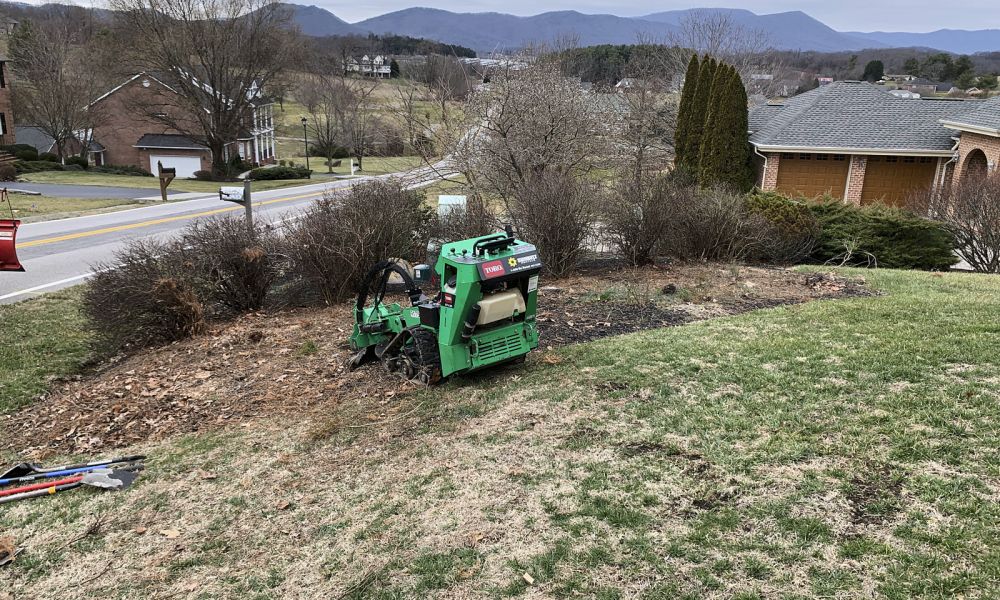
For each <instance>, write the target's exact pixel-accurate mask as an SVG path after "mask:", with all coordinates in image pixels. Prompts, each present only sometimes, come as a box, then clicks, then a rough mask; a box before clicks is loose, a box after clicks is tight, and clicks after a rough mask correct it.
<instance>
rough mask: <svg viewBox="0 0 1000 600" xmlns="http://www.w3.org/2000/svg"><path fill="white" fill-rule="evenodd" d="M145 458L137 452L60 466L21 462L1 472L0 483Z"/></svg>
mask: <svg viewBox="0 0 1000 600" xmlns="http://www.w3.org/2000/svg"><path fill="white" fill-rule="evenodd" d="M145 458H146V457H145V456H142V455H141V454H137V455H134V456H122V457H120V458H110V459H107V460H95V461H93V462H86V463H79V464H75V465H60V466H58V467H43V466H41V465H39V464H36V463H21V464H19V465H14V466H13V467H11V468H9V469H7V471H6V472H4V473H0V485H4V483H3V482H4V480H6V479H14V478H17V477H25V476H27V475H31V474H33V473H52V472H53V471H67V470H69V469H80V468H83V467H104V466H107V465H116V464H119V463H134V462H139V461H141V460H144V459H145Z"/></svg>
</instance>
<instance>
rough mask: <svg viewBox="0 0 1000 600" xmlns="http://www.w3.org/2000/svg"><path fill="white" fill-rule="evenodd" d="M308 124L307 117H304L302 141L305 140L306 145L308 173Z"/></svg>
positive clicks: (307, 168)
mask: <svg viewBox="0 0 1000 600" xmlns="http://www.w3.org/2000/svg"><path fill="white" fill-rule="evenodd" d="M308 122H309V120H308V119H306V118H305V117H302V139H304V140H305V144H306V170H307V171H308V170H309V129H307V128H306V123H308Z"/></svg>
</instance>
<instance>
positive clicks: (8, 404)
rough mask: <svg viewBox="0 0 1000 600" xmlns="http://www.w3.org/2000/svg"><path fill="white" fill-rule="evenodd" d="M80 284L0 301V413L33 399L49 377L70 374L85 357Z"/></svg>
mask: <svg viewBox="0 0 1000 600" xmlns="http://www.w3.org/2000/svg"><path fill="white" fill-rule="evenodd" d="M81 289H82V288H79V287H77V288H71V289H69V290H66V291H61V292H55V293H52V294H46V295H44V296H41V297H40V298H36V299H34V300H29V301H26V302H18V303H16V304H5V305H0V323H2V324H3V331H4V333H3V343H2V344H0V414H3V413H5V412H8V411H10V410H13V409H15V408H17V407H18V406H21V405H23V404H24V403H26V402H28V401H30V400H31V399H32V398H34V397H37V396H38V395H39V394H42V393H43V392H45V390H46V389H47V388H48V385H49V381H50V379H51V378H52V377H54V376H59V375H71V374H73V373H75V372H77V371H78V370H79V369H80V365H81V364H82V363H83V361H84V360H85V359H86V357H87V342H88V339H89V338H88V334H87V333H86V331H85V329H84V320H83V316H82V315H81V314H80V295H81Z"/></svg>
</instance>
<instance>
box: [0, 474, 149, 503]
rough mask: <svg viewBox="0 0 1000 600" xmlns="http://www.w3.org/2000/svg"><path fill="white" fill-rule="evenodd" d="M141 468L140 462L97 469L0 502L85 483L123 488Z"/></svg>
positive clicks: (24, 498) (93, 485)
mask: <svg viewBox="0 0 1000 600" xmlns="http://www.w3.org/2000/svg"><path fill="white" fill-rule="evenodd" d="M140 470H142V465H140V464H136V465H132V466H131V467H126V468H125V469H120V470H112V469H95V470H94V471H91V472H89V473H86V474H84V475H81V476H80V477H79V479H77V478H76V477H73V478H70V479H66V480H61V481H55V482H51V483H49V484H48V485H46V486H44V487H42V488H41V489H33V490H30V491H23V492H20V493H17V494H12V495H9V496H2V497H0V504H7V503H10V502H18V501H20V500H29V499H31V498H41V497H43V496H52V495H54V494H57V493H59V492H64V491H68V490H73V489H76V488H78V487H82V486H85V485H86V486H91V487H96V488H101V489H105V490H123V489H125V488H127V487H128V486H130V485H132V482H133V481H135V478H136V477H138V476H139V473H138V471H140ZM28 487H35V486H28Z"/></svg>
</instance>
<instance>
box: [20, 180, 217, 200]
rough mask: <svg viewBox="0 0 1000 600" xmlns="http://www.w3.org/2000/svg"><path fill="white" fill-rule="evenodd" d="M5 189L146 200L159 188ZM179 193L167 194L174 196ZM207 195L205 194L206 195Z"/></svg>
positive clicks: (62, 186)
mask: <svg viewBox="0 0 1000 600" xmlns="http://www.w3.org/2000/svg"><path fill="white" fill-rule="evenodd" d="M7 189H8V190H10V191H14V190H25V191H28V192H39V193H41V194H42V195H43V196H54V197H59V198H123V199H129V200H132V199H135V198H148V197H150V196H159V195H160V190H159V188H126V187H111V186H101V185H67V184H62V183H27V182H25V183H20V182H14V183H10V184H8V185H7ZM177 193H180V192H176V191H175V192H168V194H170V195H174V194H177ZM206 195H207V194H206Z"/></svg>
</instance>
